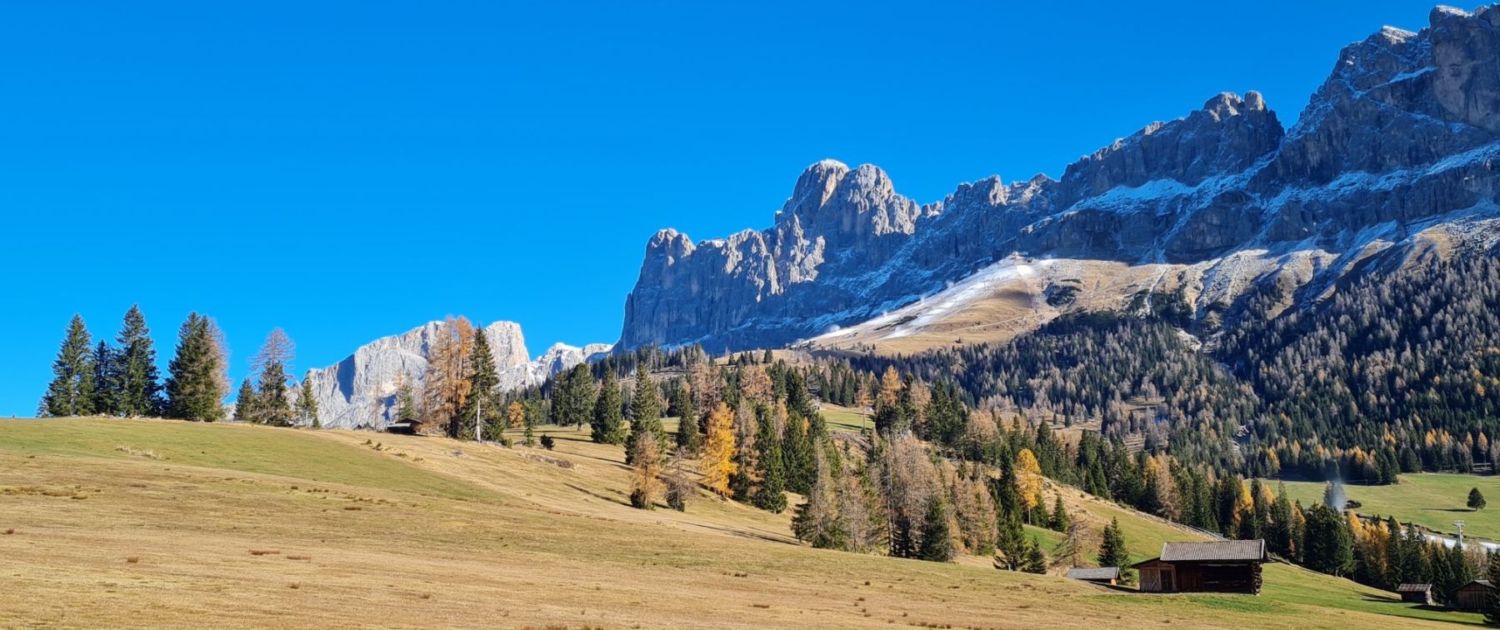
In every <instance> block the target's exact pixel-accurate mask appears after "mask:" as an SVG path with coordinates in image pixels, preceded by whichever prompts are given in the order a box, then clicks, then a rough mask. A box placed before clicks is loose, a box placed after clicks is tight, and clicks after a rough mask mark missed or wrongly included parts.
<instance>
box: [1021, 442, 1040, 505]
mask: <svg viewBox="0 0 1500 630" xmlns="http://www.w3.org/2000/svg"><path fill="white" fill-rule="evenodd" d="M1016 489H1017V490H1019V491H1020V493H1021V503H1022V505H1023V506H1024V507H1025V508H1026V510H1027V511H1030V510H1031V509H1032V508H1035V507H1036V506H1037V504H1039V503H1041V500H1042V466H1041V464H1039V463H1037V461H1036V455H1035V454H1033V453H1032V452H1031V449H1029V448H1023V449H1021V452H1020V453H1017V454H1016Z"/></svg>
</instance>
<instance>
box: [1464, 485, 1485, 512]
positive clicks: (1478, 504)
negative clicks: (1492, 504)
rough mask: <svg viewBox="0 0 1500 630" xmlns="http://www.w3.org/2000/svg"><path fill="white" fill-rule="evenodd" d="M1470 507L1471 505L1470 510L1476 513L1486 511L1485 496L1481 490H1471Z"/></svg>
mask: <svg viewBox="0 0 1500 630" xmlns="http://www.w3.org/2000/svg"><path fill="white" fill-rule="evenodd" d="M1468 505H1469V509H1471V510H1474V511H1475V512H1478V511H1479V510H1483V509H1484V506H1485V503H1484V495H1483V494H1481V493H1480V492H1479V488H1473V489H1471V490H1469V503H1468Z"/></svg>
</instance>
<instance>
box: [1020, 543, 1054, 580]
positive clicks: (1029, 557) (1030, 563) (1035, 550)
mask: <svg viewBox="0 0 1500 630" xmlns="http://www.w3.org/2000/svg"><path fill="white" fill-rule="evenodd" d="M1020 569H1021V570H1022V571H1024V572H1026V573H1036V574H1042V573H1046V572H1047V554H1046V553H1045V552H1043V551H1042V545H1041V544H1040V543H1038V542H1037V541H1035V540H1033V541H1031V545H1030V546H1029V547H1027V548H1026V553H1025V560H1024V561H1022V563H1021V567H1020Z"/></svg>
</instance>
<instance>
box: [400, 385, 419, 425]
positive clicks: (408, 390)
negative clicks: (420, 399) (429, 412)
mask: <svg viewBox="0 0 1500 630" xmlns="http://www.w3.org/2000/svg"><path fill="white" fill-rule="evenodd" d="M421 417H422V412H421V410H420V409H417V393H416V391H415V390H414V389H413V388H412V385H411V381H410V380H407V379H406V378H401V384H400V385H398V386H397V387H396V419H397V420H418V419H421Z"/></svg>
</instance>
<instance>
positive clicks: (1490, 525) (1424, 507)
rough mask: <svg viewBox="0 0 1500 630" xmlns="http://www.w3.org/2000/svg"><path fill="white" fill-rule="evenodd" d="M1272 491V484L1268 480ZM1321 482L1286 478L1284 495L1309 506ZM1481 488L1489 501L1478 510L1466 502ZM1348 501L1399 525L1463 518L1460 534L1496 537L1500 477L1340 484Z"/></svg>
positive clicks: (1440, 525) (1444, 526) (1437, 526)
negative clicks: (1462, 532)
mask: <svg viewBox="0 0 1500 630" xmlns="http://www.w3.org/2000/svg"><path fill="white" fill-rule="evenodd" d="M1270 483H1271V484H1272V485H1271V487H1272V488H1273V489H1274V488H1275V487H1276V486H1275V484H1276V482H1275V481H1272V482H1270ZM1324 487H1325V484H1323V483H1321V482H1287V484H1286V489H1287V493H1288V494H1289V495H1291V497H1292V498H1294V499H1298V500H1300V501H1302V505H1312V504H1313V503H1314V502H1319V503H1321V502H1322V501H1323V490H1324ZM1471 488H1479V491H1480V492H1481V493H1482V494H1484V496H1485V498H1486V499H1488V500H1489V501H1490V507H1489V508H1488V509H1484V510H1480V511H1478V512H1476V511H1474V510H1470V509H1469V508H1468V507H1467V506H1466V502H1467V501H1468V498H1469V490H1470V489H1471ZM1344 493H1345V494H1346V495H1347V496H1348V497H1349V499H1350V500H1353V501H1359V502H1360V503H1361V504H1362V505H1361V506H1360V507H1359V508H1358V510H1357V511H1358V512H1359V513H1360V514H1367V515H1373V514H1378V515H1381V516H1395V517H1396V519H1397V520H1399V521H1401V522H1402V523H1407V522H1415V523H1416V524H1418V525H1421V526H1423V527H1428V528H1431V529H1434V530H1437V531H1440V532H1449V533H1452V532H1454V531H1455V528H1454V526H1453V521H1455V520H1463V521H1464V523H1465V525H1464V534H1465V535H1472V536H1477V537H1481V538H1488V539H1490V540H1500V477H1479V476H1475V475H1450V474H1416V475H1401V482H1400V483H1397V484H1394V485H1389V486H1356V485H1347V486H1344Z"/></svg>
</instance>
